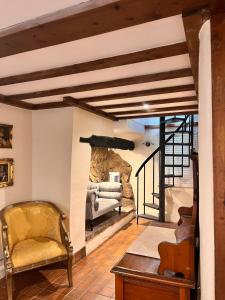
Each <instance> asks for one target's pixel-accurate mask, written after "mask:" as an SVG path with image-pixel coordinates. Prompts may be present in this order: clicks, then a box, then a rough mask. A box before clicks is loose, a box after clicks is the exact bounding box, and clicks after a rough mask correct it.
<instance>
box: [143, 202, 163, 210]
mask: <svg viewBox="0 0 225 300" xmlns="http://www.w3.org/2000/svg"><path fill="white" fill-rule="evenodd" d="M143 205H144V206H147V207H150V208H153V209H157V210H159V205H158V204H154V203H144V204H143Z"/></svg>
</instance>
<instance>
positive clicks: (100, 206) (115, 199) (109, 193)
mask: <svg viewBox="0 0 225 300" xmlns="http://www.w3.org/2000/svg"><path fill="white" fill-rule="evenodd" d="M121 199H122V184H121V183H119V182H101V183H93V182H89V184H88V187H87V198H86V220H87V221H89V224H90V227H91V230H93V225H94V220H95V219H97V218H98V217H100V216H102V215H104V214H106V213H108V212H110V211H112V210H114V209H115V208H117V207H118V208H119V214H120V213H121V205H122V201H121Z"/></svg>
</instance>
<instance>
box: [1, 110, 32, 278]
mask: <svg viewBox="0 0 225 300" xmlns="http://www.w3.org/2000/svg"><path fill="white" fill-rule="evenodd" d="M31 117H32V114H31V112H30V111H27V110H23V109H20V108H15V107H11V106H7V105H4V104H0V123H2V124H10V125H13V141H12V142H13V148H12V149H0V159H1V158H13V159H14V164H15V178H14V185H13V186H10V187H7V188H2V189H0V209H2V208H3V207H4V206H6V205H9V204H11V203H15V202H20V201H27V200H31V198H32V188H31V186H32V184H31V183H32V172H31V161H32V159H31V156H32V151H31V150H32V143H31V132H32V122H31ZM0 248H1V245H0ZM0 252H1V251H0ZM0 257H1V254H0ZM2 270H3V267H2V263H0V277H1V275H2Z"/></svg>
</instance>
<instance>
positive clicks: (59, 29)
mask: <svg viewBox="0 0 225 300" xmlns="http://www.w3.org/2000/svg"><path fill="white" fill-rule="evenodd" d="M208 4H209V0H177V1H174V0H167V1H165V0H151V1H149V0H139V1H134V0H120V1H116V0H115V1H113V0H102V1H88V2H87V3H83V4H80V5H76V6H73V7H69V8H66V9H64V10H61V11H60V12H58V13H52V14H48V15H45V16H42V17H39V18H36V19H34V20H30V21H26V22H23V23H20V24H18V25H14V26H11V27H10V28H8V29H4V30H1V32H0V57H5V56H10V55H14V54H18V53H22V52H26V51H31V50H36V49H40V48H44V47H49V46H53V45H58V44H61V43H66V42H71V41H74V40H79V39H83V38H86V37H90V36H95V35H98V34H102V33H106V32H110V31H114V30H118V29H122V28H126V27H130V26H134V25H138V24H143V23H146V22H151V21H154V20H158V19H162V18H166V17H170V16H174V15H178V14H181V13H183V12H189V11H194V10H198V9H201V8H202V7H205V6H208Z"/></svg>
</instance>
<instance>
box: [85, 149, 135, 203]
mask: <svg viewBox="0 0 225 300" xmlns="http://www.w3.org/2000/svg"><path fill="white" fill-rule="evenodd" d="M109 172H119V173H120V178H121V183H122V185H123V198H125V199H134V193H133V189H132V186H131V184H130V175H131V172H132V167H131V165H130V164H129V163H128V162H126V161H125V160H124V159H122V158H121V156H120V155H119V154H117V153H115V152H114V151H113V150H109V149H107V148H98V147H93V148H92V153H91V166H90V176H89V177H90V181H92V182H102V181H107V180H108V177H109Z"/></svg>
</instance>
